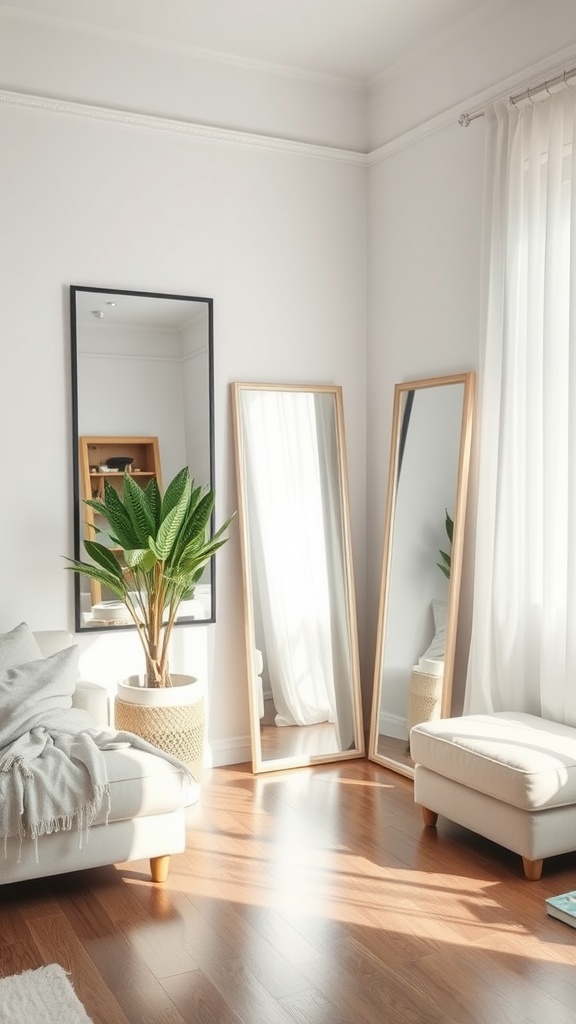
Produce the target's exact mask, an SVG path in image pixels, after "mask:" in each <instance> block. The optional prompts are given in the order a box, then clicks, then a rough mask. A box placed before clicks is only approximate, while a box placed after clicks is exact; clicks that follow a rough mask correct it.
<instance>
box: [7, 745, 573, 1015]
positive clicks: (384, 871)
mask: <svg viewBox="0 0 576 1024" xmlns="http://www.w3.org/2000/svg"><path fill="white" fill-rule="evenodd" d="M188 816H189V840H188V849H187V851H186V853H185V854H182V855H181V856H179V857H173V858H172V860H171V865H170V874H169V876H168V880H167V882H166V883H163V884H159V885H154V884H153V883H151V882H150V881H149V875H148V871H147V868H148V865H147V864H145V863H144V862H138V863H132V864H128V865H120V866H116V867H109V868H103V869H97V870H93V871H86V872H78V873H76V874H73V875H62V876H60V877H57V878H52V879H42V880H39V881H36V882H30V883H20V884H17V885H9V886H0V975H1V976H5V975H8V974H14V973H17V972H20V971H22V970H25V969H27V968H33V967H38V966H41V965H42V964H45V963H46V964H47V963H54V962H58V963H60V964H62V965H63V967H64V968H65V969H66V970H68V971H70V972H71V980H72V982H73V984H74V987H75V989H76V992H77V994H78V996H79V998H80V999H81V1000H82V1002H83V1003H84V1005H85V1007H86V1010H87V1012H88V1014H89V1015H90V1016H91V1017H92V1018H93V1020H94V1022H95V1024H126V1022H127V1021H129V1022H131V1024H184V1022H185V1024H419V1022H423V1024H424V1022H425V1024H527V1022H531V1024H545V1022H546V1024H548V1022H549V1021H554V1024H568V1022H570V1024H572V1022H573V1021H574V1019H575V1012H576V1011H575V1009H574V1007H575V1006H576V970H575V966H576V930H574V929H572V928H570V927H568V926H567V925H565V924H563V923H561V922H559V921H556V920H553V919H552V918H550V917H548V916H547V914H546V912H545V908H544V902H543V900H544V898H545V897H546V896H549V895H552V894H553V893H560V892H564V891H566V890H568V889H571V888H576V855H570V856H566V857H558V858H554V859H552V860H550V861H547V862H545V864H544V874H543V877H542V880H541V881H540V882H526V881H525V880H524V878H523V874H522V865H521V861H520V858H519V857H516V856H515V855H513V854H510V853H508V852H507V851H505V850H503V849H501V848H500V847H497V846H494V845H493V844H491V843H488V842H487V841H485V840H482V839H480V838H479V837H476V836H474V835H472V834H471V833H469V832H467V831H465V830H464V829H461V828H459V827H457V826H455V825H452V824H450V823H449V822H447V821H446V820H444V819H440V822H439V826H438V830H437V832H436V831H434V830H428V829H423V827H422V824H421V819H420V813H419V811H418V809H417V808H416V807H415V806H414V804H413V799H412V783H411V781H410V780H409V779H406V778H405V777H403V776H400V775H396V774H394V773H392V772H389V771H387V770H386V769H384V768H381V767H380V766H378V765H376V764H372V763H371V762H368V761H344V762H339V763H337V764H331V765H324V766H320V767H315V768H304V769H297V770H294V771H290V772H282V773H273V774H271V775H269V776H263V775H261V776H253V775H252V774H251V772H250V770H249V767H248V766H235V767H232V768H219V769H214V770H212V771H211V772H207V773H206V778H205V782H204V786H203V796H202V801H201V803H200V804H198V805H197V806H195V807H192V808H190V809H189V811H188ZM0 872H1V861H0ZM1 1019H2V1012H1V1007H0V1020H1ZM63 1024H65V1022H63Z"/></svg>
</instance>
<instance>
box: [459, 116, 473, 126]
mask: <svg viewBox="0 0 576 1024" xmlns="http://www.w3.org/2000/svg"><path fill="white" fill-rule="evenodd" d="M471 120H472V119H471V117H470V114H460V117H459V118H458V124H459V125H461V127H462V128H469V126H470V121H471Z"/></svg>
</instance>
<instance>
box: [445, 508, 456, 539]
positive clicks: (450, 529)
mask: <svg viewBox="0 0 576 1024" xmlns="http://www.w3.org/2000/svg"><path fill="white" fill-rule="evenodd" d="M445 512H446V522H445V524H444V525H445V527H446V534H447V536H448V540H449V541H450V543H452V536H453V534H454V520H453V519H451V518H450V516H449V514H448V509H445Z"/></svg>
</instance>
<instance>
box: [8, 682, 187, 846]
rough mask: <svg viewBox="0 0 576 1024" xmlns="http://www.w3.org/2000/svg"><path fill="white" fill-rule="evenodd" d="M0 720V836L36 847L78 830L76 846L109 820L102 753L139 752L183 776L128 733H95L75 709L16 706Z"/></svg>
mask: <svg viewBox="0 0 576 1024" xmlns="http://www.w3.org/2000/svg"><path fill="white" fill-rule="evenodd" d="M2 712H3V713H2V718H1V720H0V837H2V838H3V840H4V850H5V853H6V849H7V841H8V839H10V838H15V839H19V840H20V842H22V840H24V839H33V840H37V839H38V838H39V837H40V836H43V835H46V834H48V833H51V832H58V831H61V830H63V829H72V828H77V829H78V830H79V832H80V845H81V843H82V838H83V836H84V835H85V834H86V832H87V830H88V829H89V827H90V825H91V824H92V823H93V821H94V819H95V818H96V817H97V815H99V814H103V815H104V818H105V820H106V821H107V815H108V810H109V790H108V777H107V772H106V758H105V756H104V751H105V750H107V749H108V750H109V749H117V748H118V747H122V746H132V747H138V748H139V749H140V750H146V751H148V752H150V753H153V754H158V755H159V756H161V757H163V758H165V760H167V761H170V762H171V763H172V764H174V765H176V766H177V767H178V768H180V769H181V770H182V772H183V773H184V774H185V775H186V776H188V777H190V776H189V772H188V770H187V768H186V767H185V766H184V765H183V764H181V762H180V761H178V760H177V759H176V758H173V757H171V756H170V755H169V754H165V753H164V752H162V751H159V750H157V748H156V747H153V746H152V745H151V744H150V743H147V742H146V740H143V739H141V738H140V737H139V736H135V735H133V734H132V733H126V732H117V731H115V730H113V729H102V728H98V727H94V726H93V724H92V720H91V718H90V716H89V714H88V713H87V712H86V711H81V710H79V709H77V708H69V709H65V710H64V709H62V708H56V707H55V708H47V707H46V702H44V707H42V708H40V709H39V708H38V702H34V701H31V700H30V701H29V700H26V699H24V700H22V699H20V701H18V700H17V699H15V700H14V701H13V702H10V703H9V704H8V706H7V707H6V706H3V708H2Z"/></svg>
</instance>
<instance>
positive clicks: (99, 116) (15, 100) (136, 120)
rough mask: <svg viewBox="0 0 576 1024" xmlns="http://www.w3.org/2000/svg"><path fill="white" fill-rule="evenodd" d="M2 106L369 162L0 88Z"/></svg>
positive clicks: (351, 154)
mask: <svg viewBox="0 0 576 1024" xmlns="http://www.w3.org/2000/svg"><path fill="white" fill-rule="evenodd" d="M0 103H2V104H4V105H5V106H12V107H24V108H26V109H29V110H38V111H41V112H42V113H51V114H60V115H62V116H65V117H77V118H82V119H84V120H88V121H100V122H103V123H107V124H116V125H121V126H122V127H125V128H135V129H140V130H144V131H155V132H164V133H165V134H169V135H180V136H187V137H188V138H192V139H196V140H198V141H202V142H212V143H221V144H225V145H230V146H244V147H245V148H248V149H263V150H268V151H270V152H275V153H290V154H292V155H294V156H303V157H308V158H311V159H316V160H329V161H332V162H333V163H345V164H354V165H356V166H365V165H366V163H367V159H368V158H367V155H366V154H365V153H360V152H357V151H355V150H349V149H338V148H337V147H333V146H323V145H319V144H314V143H309V142H299V141H297V140H294V139H282V138H275V137H274V136H270V135H257V134H254V133H251V132H243V131H238V130H236V129H231V128H215V127H213V126H212V125H201V124H194V123H193V122H191V121H179V120H173V119H171V118H166V117H158V116H155V115H152V114H136V113H133V112H132V111H129V110H118V109H114V108H111V107H95V106H91V105H89V104H86V103H76V102H71V101H68V100H57V99H52V98H50V97H47V96H34V95H32V94H30V93H21V92H10V91H8V90H7V89H0Z"/></svg>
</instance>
